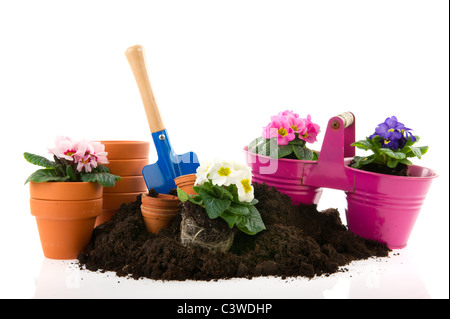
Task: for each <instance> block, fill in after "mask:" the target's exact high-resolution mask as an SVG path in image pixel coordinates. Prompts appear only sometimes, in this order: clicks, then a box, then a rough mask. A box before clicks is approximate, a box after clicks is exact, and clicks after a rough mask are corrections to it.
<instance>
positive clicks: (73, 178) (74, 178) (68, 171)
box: [66, 165, 78, 182]
mask: <svg viewBox="0 0 450 319" xmlns="http://www.w3.org/2000/svg"><path fill="white" fill-rule="evenodd" d="M66 175H67V176H69V178H70V180H71V181H72V182H78V177H77V175H75V172H74V170H73V167H72V166H70V165H67V166H66Z"/></svg>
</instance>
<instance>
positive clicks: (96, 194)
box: [30, 182, 103, 201]
mask: <svg viewBox="0 0 450 319" xmlns="http://www.w3.org/2000/svg"><path fill="white" fill-rule="evenodd" d="M102 195H103V186H102V185H100V184H99V183H88V182H45V183H35V182H30V197H31V198H34V199H43V200H62V201H66V200H67V201H70V200H72V201H76V200H91V199H98V198H102Z"/></svg>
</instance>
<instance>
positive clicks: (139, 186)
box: [95, 141, 150, 226]
mask: <svg viewBox="0 0 450 319" xmlns="http://www.w3.org/2000/svg"><path fill="white" fill-rule="evenodd" d="M101 143H102V144H104V145H105V151H106V152H108V161H109V164H106V166H107V167H108V168H109V169H110V171H111V173H112V174H115V175H119V176H120V177H122V180H120V181H119V182H117V183H116V185H115V186H114V187H105V188H104V190H103V209H102V213H101V215H100V216H99V217H98V218H97V221H96V225H95V226H99V225H101V224H103V223H105V222H107V221H109V220H110V219H111V218H112V217H113V216H114V214H115V213H116V212H117V210H118V209H119V208H120V206H121V205H122V204H128V203H131V202H134V201H135V200H136V197H137V196H139V195H140V194H142V193H145V192H146V191H147V186H146V185H145V180H144V177H143V176H142V169H143V167H144V166H146V165H148V163H149V159H148V154H149V149H150V143H149V142H145V141H101Z"/></svg>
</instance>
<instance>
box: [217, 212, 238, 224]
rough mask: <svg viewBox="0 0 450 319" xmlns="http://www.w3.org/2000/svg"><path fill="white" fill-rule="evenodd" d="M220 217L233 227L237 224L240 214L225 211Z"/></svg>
mask: <svg viewBox="0 0 450 319" xmlns="http://www.w3.org/2000/svg"><path fill="white" fill-rule="evenodd" d="M220 218H222V219H223V220H224V221H226V222H227V224H228V227H230V228H233V226H234V224H236V221H237V219H238V216H237V215H233V214H229V213H227V212H226V211H225V212H224V213H223V214H222V215H220Z"/></svg>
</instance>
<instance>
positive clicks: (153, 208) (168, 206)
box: [141, 194, 180, 234]
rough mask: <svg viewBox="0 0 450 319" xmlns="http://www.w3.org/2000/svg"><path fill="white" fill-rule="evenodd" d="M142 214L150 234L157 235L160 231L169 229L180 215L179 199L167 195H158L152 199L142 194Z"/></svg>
mask: <svg viewBox="0 0 450 319" xmlns="http://www.w3.org/2000/svg"><path fill="white" fill-rule="evenodd" d="M141 196H142V205H141V213H142V217H143V218H144V223H145V227H146V229H147V231H148V232H150V233H154V234H157V233H158V232H159V230H160V229H162V228H168V227H169V226H170V224H171V223H172V221H173V219H174V218H175V217H176V216H177V214H178V213H179V208H178V205H179V203H180V200H179V199H178V197H176V196H173V195H167V194H158V197H150V196H148V194H142V195H141Z"/></svg>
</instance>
